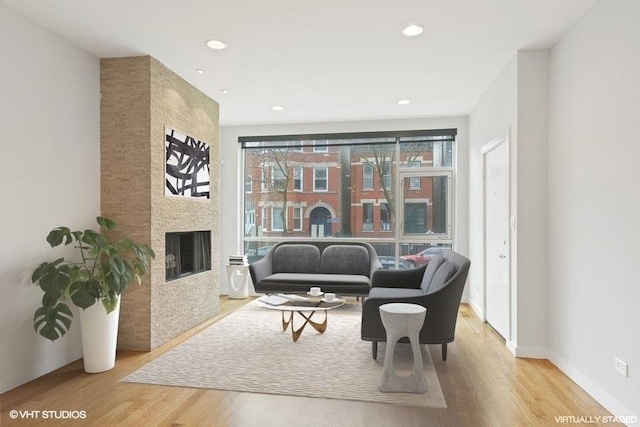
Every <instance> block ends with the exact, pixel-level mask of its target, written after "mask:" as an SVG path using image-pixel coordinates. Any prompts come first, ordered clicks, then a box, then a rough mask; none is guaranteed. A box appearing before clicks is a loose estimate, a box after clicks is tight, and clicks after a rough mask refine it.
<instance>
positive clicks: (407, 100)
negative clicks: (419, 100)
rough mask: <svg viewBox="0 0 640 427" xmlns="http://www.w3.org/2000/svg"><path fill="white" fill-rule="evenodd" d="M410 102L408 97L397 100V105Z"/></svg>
mask: <svg viewBox="0 0 640 427" xmlns="http://www.w3.org/2000/svg"><path fill="white" fill-rule="evenodd" d="M410 102H411V100H409V99H401V100H400V101H398V105H407V104H409V103H410Z"/></svg>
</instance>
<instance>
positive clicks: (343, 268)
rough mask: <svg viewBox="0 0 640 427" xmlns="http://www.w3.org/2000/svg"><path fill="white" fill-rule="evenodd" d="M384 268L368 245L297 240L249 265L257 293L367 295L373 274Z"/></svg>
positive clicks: (276, 248)
mask: <svg viewBox="0 0 640 427" xmlns="http://www.w3.org/2000/svg"><path fill="white" fill-rule="evenodd" d="M380 268H382V264H381V263H380V260H378V255H377V254H376V251H375V250H374V249H373V247H372V246H371V245H369V244H368V243H364V242H344V241H342V242H335V241H331V240H306V239H305V240H293V241H283V242H280V243H278V244H276V245H275V246H274V247H273V249H271V251H269V253H268V254H267V255H266V256H265V257H264V258H262V259H261V260H259V261H256V262H254V263H252V264H250V265H249V271H250V273H251V278H252V279H253V284H254V286H255V290H256V292H259V293H280V292H283V293H284V292H292V293H301V292H307V291H308V290H309V288H310V287H312V286H319V287H321V288H322V291H323V292H334V293H336V294H339V295H345V296H367V295H369V289H370V287H371V277H372V275H373V272H374V271H376V270H378V269H380Z"/></svg>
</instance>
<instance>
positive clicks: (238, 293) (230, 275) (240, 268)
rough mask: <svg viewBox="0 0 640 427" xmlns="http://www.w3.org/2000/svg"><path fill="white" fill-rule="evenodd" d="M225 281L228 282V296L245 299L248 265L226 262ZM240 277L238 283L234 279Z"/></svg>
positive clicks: (247, 285)
mask: <svg viewBox="0 0 640 427" xmlns="http://www.w3.org/2000/svg"><path fill="white" fill-rule="evenodd" d="M226 267H227V282H228V283H229V298H231V299H245V298H247V297H248V296H249V266H248V265H230V264H227V266H226ZM238 278H240V283H237V282H236V280H237V279H238Z"/></svg>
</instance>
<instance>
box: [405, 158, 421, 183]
mask: <svg viewBox="0 0 640 427" xmlns="http://www.w3.org/2000/svg"><path fill="white" fill-rule="evenodd" d="M408 163H409V167H410V168H420V167H422V163H421V162H420V161H416V160H411V161H409V162H408ZM409 189H410V190H419V189H420V178H411V179H410V180H409Z"/></svg>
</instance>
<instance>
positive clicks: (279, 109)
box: [271, 105, 284, 111]
mask: <svg viewBox="0 0 640 427" xmlns="http://www.w3.org/2000/svg"><path fill="white" fill-rule="evenodd" d="M271 109H272V110H273V111H282V110H284V107H281V106H279V105H274V106H273V107H271Z"/></svg>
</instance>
